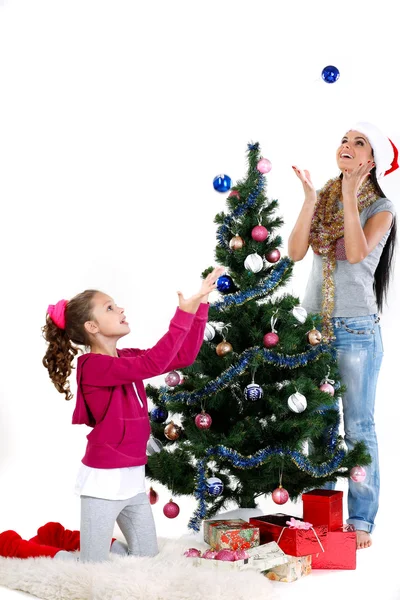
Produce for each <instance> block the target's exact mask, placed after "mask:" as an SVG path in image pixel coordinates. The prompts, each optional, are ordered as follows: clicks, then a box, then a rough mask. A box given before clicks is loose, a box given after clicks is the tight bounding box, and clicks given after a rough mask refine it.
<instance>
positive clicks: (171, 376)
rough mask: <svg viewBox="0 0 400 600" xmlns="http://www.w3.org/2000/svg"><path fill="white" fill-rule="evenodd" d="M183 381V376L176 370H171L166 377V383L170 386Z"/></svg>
mask: <svg viewBox="0 0 400 600" xmlns="http://www.w3.org/2000/svg"><path fill="white" fill-rule="evenodd" d="M180 381H181V376H180V375H179V373H177V372H176V371H171V372H170V373H168V375H167V376H166V378H165V383H166V384H167V385H168V386H169V387H174V386H176V385H178V384H179V383H180Z"/></svg>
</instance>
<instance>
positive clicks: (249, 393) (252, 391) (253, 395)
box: [244, 383, 264, 402]
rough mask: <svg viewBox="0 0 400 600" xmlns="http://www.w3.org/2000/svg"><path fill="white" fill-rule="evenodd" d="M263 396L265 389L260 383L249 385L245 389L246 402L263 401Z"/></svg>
mask: <svg viewBox="0 0 400 600" xmlns="http://www.w3.org/2000/svg"><path fill="white" fill-rule="evenodd" d="M263 395H264V392H263V389H262V387H261V386H260V385H258V383H249V385H247V386H246V387H245V389H244V397H245V398H246V400H251V401H252V402H255V401H256V400H261V398H262V397H263Z"/></svg>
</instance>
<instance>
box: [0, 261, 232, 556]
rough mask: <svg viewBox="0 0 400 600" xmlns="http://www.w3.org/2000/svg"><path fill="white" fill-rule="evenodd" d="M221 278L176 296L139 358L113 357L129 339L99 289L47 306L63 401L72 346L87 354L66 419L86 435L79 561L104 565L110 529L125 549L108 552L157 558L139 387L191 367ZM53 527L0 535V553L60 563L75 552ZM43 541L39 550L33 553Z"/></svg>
mask: <svg viewBox="0 0 400 600" xmlns="http://www.w3.org/2000/svg"><path fill="white" fill-rule="evenodd" d="M223 271H224V269H223V268H222V267H220V268H217V269H214V270H213V271H212V273H210V274H209V275H208V276H207V277H206V278H205V279H204V281H203V283H202V285H201V288H200V291H199V293H198V294H196V295H194V296H192V297H191V298H189V299H185V298H184V297H183V296H182V294H181V293H180V292H178V296H179V308H177V310H176V313H175V315H174V317H173V319H172V320H171V322H170V325H169V329H168V331H167V333H166V334H165V335H164V336H163V337H162V338H161V339H160V340H159V341H158V342H157V344H156V345H155V346H154V347H153V348H151V349H149V350H139V349H136V348H132V349H123V350H119V349H117V342H118V340H120V339H121V338H122V337H124V336H126V335H127V334H128V333H129V332H130V327H129V323H128V321H127V320H126V316H125V314H124V309H123V308H120V307H119V306H117V305H116V304H115V302H114V301H113V299H112V298H110V297H109V296H107V295H106V294H103V293H101V292H99V291H96V290H87V291H85V292H83V293H81V294H78V295H77V296H75V297H74V298H72V300H70V301H69V302H67V301H66V300H61V301H60V302H58V303H57V304H56V305H55V306H54V305H50V306H49V308H48V314H47V321H46V325H45V326H44V328H43V332H44V337H45V339H46V341H47V342H48V348H47V351H46V354H45V357H44V359H43V364H44V366H45V367H46V368H47V369H48V371H49V376H50V379H51V380H52V381H53V383H54V385H55V387H56V389H57V390H58V391H59V392H60V393H62V394H64V395H65V398H66V400H70V399H71V398H72V394H71V391H70V387H69V383H68V377H69V375H70V374H71V370H72V362H73V360H74V357H75V355H76V354H77V352H78V347H79V346H84V347H86V348H89V350H90V351H89V352H88V353H86V354H83V355H82V356H80V357H79V358H78V362H77V384H78V387H77V398H76V406H75V410H74V413H73V417H72V422H73V423H74V424H81V423H82V424H86V425H89V426H90V427H92V428H93V429H92V431H91V432H90V433H89V435H88V436H87V440H88V442H87V447H86V452H85V456H84V457H83V459H82V463H83V464H82V466H81V469H80V471H79V474H78V478H77V485H76V491H77V492H78V493H79V494H80V496H81V529H80V560H81V561H82V562H88V561H96V562H97V561H104V560H107V558H108V553H109V550H110V545H111V543H112V541H113V540H112V533H113V529H114V525H115V521H117V523H118V525H119V527H120V529H121V531H122V533H123V535H124V537H125V539H126V541H127V546H126V545H123V544H121V543H119V542H116V541H113V542H114V543H113V544H112V548H111V549H112V551H114V552H117V553H118V554H121V553H125V554H132V555H135V556H154V555H155V554H157V552H158V549H157V538H156V531H155V525H154V519H153V515H152V511H151V507H150V503H149V500H148V497H147V494H146V493H145V464H146V462H147V457H146V445H147V442H148V439H149V436H150V423H149V415H148V408H147V399H146V393H145V388H144V385H143V380H144V379H148V378H150V377H154V376H156V375H161V374H162V373H165V372H167V371H170V370H175V369H182V368H184V367H187V366H189V365H190V364H192V363H193V362H194V360H195V359H196V356H197V354H198V352H199V350H200V346H201V344H202V341H203V335H204V328H205V324H206V322H207V315H208V304H207V300H208V294H209V293H210V292H211V291H212V290H213V289H215V285H216V280H217V279H218V277H219V276H220V275H221V274H222V273H223ZM55 525H58V526H59V527H61V525H59V524H47V525H46V526H45V527H44V528H40V529H39V530H38V536H36V538H33V540H30V541H25V540H22V539H21V538H20V536H19V535H18V534H16V533H15V532H14V531H7V532H4V533H2V534H0V555H2V556H15V557H18V558H25V557H26V556H43V555H47V556H56V557H60V558H65V554H66V553H65V552H62V551H61V552H60V550H63V549H65V550H71V549H76V548H77V547H78V546H79V540H78V537H77V535H79V532H65V531H64V529H63V528H62V527H61V529H62V532H60V531H59V532H58V533H57V534H56V533H55V528H54V527H53V526H55ZM50 530H51V531H50ZM61 533H62V535H61ZM52 536H53V541H51V542H49V539H50V538H51V537H52ZM54 538H57V539H56V541H54ZM67 538H68V539H67ZM63 542H64V543H63ZM44 543H45V544H48V546H40V545H38V544H44ZM53 544H55V545H56V546H57V545H58V548H54V547H53ZM49 546H52V547H51V548H50V549H49ZM60 546H61V547H60ZM66 546H67V547H66Z"/></svg>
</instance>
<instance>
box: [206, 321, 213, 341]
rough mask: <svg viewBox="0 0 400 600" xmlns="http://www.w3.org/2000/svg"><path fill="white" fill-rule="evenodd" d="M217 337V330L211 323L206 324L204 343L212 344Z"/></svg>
mask: <svg viewBox="0 0 400 600" xmlns="http://www.w3.org/2000/svg"><path fill="white" fill-rule="evenodd" d="M214 337H215V329H214V327H213V326H212V325H210V323H206V328H205V330H204V341H206V342H211V340H213V339H214Z"/></svg>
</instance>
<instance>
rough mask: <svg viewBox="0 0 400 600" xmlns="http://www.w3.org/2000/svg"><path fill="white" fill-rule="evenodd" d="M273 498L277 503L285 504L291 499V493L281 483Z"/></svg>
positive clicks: (273, 493)
mask: <svg viewBox="0 0 400 600" xmlns="http://www.w3.org/2000/svg"><path fill="white" fill-rule="evenodd" d="M272 500H273V501H274V502H275V504H285V503H286V502H287V501H288V500H289V493H288V491H287V490H285V488H284V487H282V485H280V486H279V487H277V488H276V489H275V490H274V491H273V492H272Z"/></svg>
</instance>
